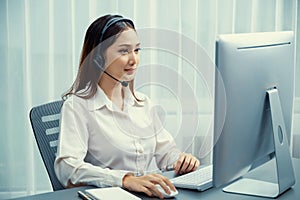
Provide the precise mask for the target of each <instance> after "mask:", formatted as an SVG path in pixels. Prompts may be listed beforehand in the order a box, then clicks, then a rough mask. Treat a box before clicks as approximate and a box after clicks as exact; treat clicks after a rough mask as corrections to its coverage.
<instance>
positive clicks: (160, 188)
mask: <svg viewBox="0 0 300 200" xmlns="http://www.w3.org/2000/svg"><path fill="white" fill-rule="evenodd" d="M155 186H156V188H157V189H158V191H160V192H161V193H162V194H163V195H164V198H173V197H175V196H176V195H177V194H178V191H177V190H176V191H175V192H174V191H173V190H171V189H170V191H171V193H170V194H167V193H166V192H165V190H164V189H163V188H162V187H161V186H160V185H159V184H156V185H155ZM167 187H169V186H167Z"/></svg>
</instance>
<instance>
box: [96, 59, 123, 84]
mask: <svg viewBox="0 0 300 200" xmlns="http://www.w3.org/2000/svg"><path fill="white" fill-rule="evenodd" d="M94 62H95V63H96V65H97V66H98V67H99V68H100V70H101V71H103V72H104V73H105V74H107V75H108V76H109V77H110V78H112V79H114V80H115V81H118V82H119V83H121V85H122V86H123V87H127V86H128V82H126V81H121V80H119V79H116V78H115V77H113V76H112V75H111V74H109V73H108V72H107V71H106V70H105V69H104V68H103V67H102V66H101V65H100V64H99V62H98V61H97V59H94Z"/></svg>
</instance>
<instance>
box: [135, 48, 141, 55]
mask: <svg viewBox="0 0 300 200" xmlns="http://www.w3.org/2000/svg"><path fill="white" fill-rule="evenodd" d="M140 50H141V48H136V49H134V50H133V51H134V53H136V54H138V53H139V51H140Z"/></svg>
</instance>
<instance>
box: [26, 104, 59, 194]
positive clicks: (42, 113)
mask: <svg viewBox="0 0 300 200" xmlns="http://www.w3.org/2000/svg"><path fill="white" fill-rule="evenodd" d="M62 104H63V101H55V102H51V103H47V104H44V105H40V106H37V107H34V108H32V109H31V110H30V114H29V116H30V122H31V126H32V129H33V132H34V137H35V140H36V142H37V145H38V148H39V151H40V154H41V156H42V159H43V162H44V164H45V166H46V169H47V172H48V175H49V178H50V181H51V184H52V188H53V190H54V191H56V190H62V189H64V187H63V186H62V184H61V183H60V182H59V180H58V179H57V177H56V175H55V172H54V161H55V157H56V151H57V143H58V136H59V119H60V111H61V107H62Z"/></svg>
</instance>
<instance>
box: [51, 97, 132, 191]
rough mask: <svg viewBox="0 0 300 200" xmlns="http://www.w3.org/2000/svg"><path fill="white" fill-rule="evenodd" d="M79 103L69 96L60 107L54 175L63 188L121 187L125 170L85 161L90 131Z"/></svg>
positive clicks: (84, 110) (84, 111)
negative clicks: (87, 186) (79, 185)
mask: <svg viewBox="0 0 300 200" xmlns="http://www.w3.org/2000/svg"><path fill="white" fill-rule="evenodd" d="M81 103H82V102H80V103H78V102H77V101H74V100H72V99H68V100H67V101H66V102H64V105H63V107H62V115H61V121H60V122H61V124H60V138H59V144H58V151H57V158H56V160H55V164H54V169H55V172H56V175H57V178H58V179H59V180H60V182H61V183H62V184H63V185H64V186H65V187H70V186H73V185H77V184H87V185H95V186H98V187H106V186H122V180H123V177H124V176H125V175H126V174H128V173H129V172H128V171H122V170H111V169H108V168H101V167H99V166H94V165H92V164H90V163H87V162H85V161H84V159H85V157H86V155H87V152H88V139H89V132H88V131H89V130H88V127H87V117H86V112H87V110H86V109H85V108H84V106H83V105H82V104H81Z"/></svg>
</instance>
